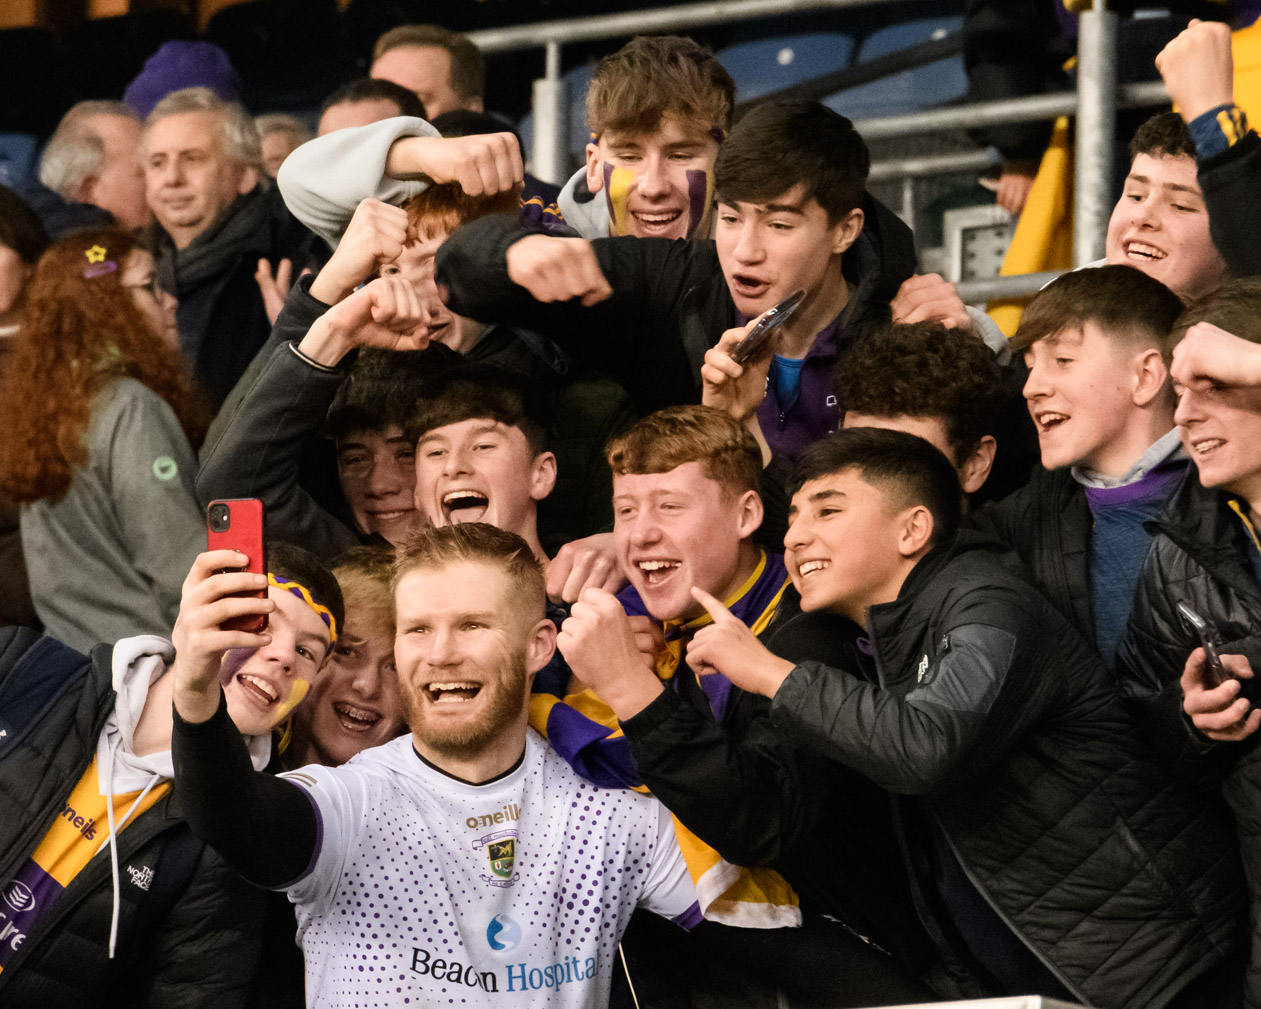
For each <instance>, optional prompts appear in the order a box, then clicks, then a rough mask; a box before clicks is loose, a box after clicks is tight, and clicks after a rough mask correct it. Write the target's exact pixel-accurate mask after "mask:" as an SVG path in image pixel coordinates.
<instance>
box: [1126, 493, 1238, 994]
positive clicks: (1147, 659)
mask: <svg viewBox="0 0 1261 1009" xmlns="http://www.w3.org/2000/svg"><path fill="white" fill-rule="evenodd" d="M1228 500H1229V496H1228V495H1226V494H1225V493H1223V492H1221V491H1216V490H1209V489H1206V488H1204V487H1202V486H1200V481H1199V479H1198V478H1197V476H1196V474H1195V472H1194V470H1192V471H1191V472H1190V473H1188V475H1187V479H1186V480H1185V482H1184V483H1183V485H1182V487H1181V488H1180V489H1179V490H1178V492H1177V493H1176V494H1175V495H1174V497H1173V500H1171V501H1170V502H1169V505H1168V507H1167V508H1166V509H1165V511H1164V512H1163V513H1162V515H1161V516H1160V518H1159V519H1157V521H1156V522H1155V523H1154V525H1155V528H1156V530H1157V535H1156V537H1155V538H1154V539H1153V540H1152V545H1151V549H1150V550H1149V551H1148V554H1147V561H1146V563H1145V564H1144V566H1143V573H1142V575H1141V577H1140V578H1139V582H1138V590H1137V592H1136V593H1135V596H1134V610H1133V612H1132V614H1131V616H1130V625H1129V630H1128V632H1127V634H1126V636H1125V638H1124V639H1123V640H1122V642H1121V647H1120V648H1119V649H1118V651H1117V674H1118V675H1119V676H1120V677H1121V685H1122V689H1123V690H1124V691H1125V692H1126V693H1127V695H1129V696H1130V698H1131V699H1132V700H1133V701H1134V703H1135V704H1136V705H1137V706H1138V707H1139V709H1140V710H1141V711H1143V712H1144V714H1145V717H1146V719H1147V721H1148V723H1149V725H1150V726H1151V729H1152V731H1153V733H1155V734H1157V736H1158V743H1159V745H1160V746H1161V748H1162V750H1163V751H1164V755H1165V756H1166V757H1167V759H1170V760H1171V761H1172V762H1174V763H1175V765H1176V766H1177V767H1178V768H1179V769H1180V770H1181V771H1182V772H1183V773H1185V774H1188V775H1193V776H1194V777H1195V778H1196V779H1197V780H1199V781H1200V782H1202V783H1205V784H1207V785H1208V786H1209V787H1210V789H1211V788H1212V787H1213V786H1216V785H1217V783H1219V782H1220V783H1221V792H1222V795H1223V796H1224V798H1225V800H1226V803H1227V804H1228V805H1229V807H1230V809H1231V812H1232V813H1233V814H1234V817H1235V830H1236V833H1237V835H1238V837H1239V844H1240V848H1241V851H1242V855H1243V864H1244V869H1245V871H1246V872H1247V873H1248V886H1249V892H1250V893H1251V895H1252V953H1251V956H1250V958H1249V968H1248V981H1247V988H1246V993H1245V995H1246V1000H1247V1004H1248V1005H1249V1006H1253V1007H1256V1006H1261V750H1258V743H1257V737H1256V736H1253V737H1252V738H1251V739H1250V740H1248V741H1247V742H1245V743H1234V744H1218V745H1214V744H1212V743H1209V742H1208V741H1207V740H1205V739H1204V738H1203V737H1201V736H1199V735H1198V734H1196V733H1195V732H1194V731H1193V730H1192V729H1191V727H1190V724H1189V722H1188V721H1187V720H1186V719H1185V718H1184V717H1183V715H1182V688H1181V685H1180V682H1179V681H1180V679H1181V676H1182V669H1183V666H1184V665H1185V664H1186V660H1187V656H1188V655H1190V654H1191V652H1192V651H1194V650H1195V649H1196V648H1197V647H1198V646H1199V639H1198V638H1197V637H1196V635H1195V633H1194V632H1192V631H1191V630H1190V629H1189V628H1188V627H1187V626H1186V625H1185V624H1184V623H1183V622H1182V619H1181V618H1180V617H1179V616H1178V612H1177V605H1178V603H1179V602H1185V603H1186V604H1187V605H1189V606H1190V607H1191V608H1192V609H1193V610H1195V612H1196V613H1198V614H1199V615H1200V616H1202V617H1204V618H1205V619H1207V620H1209V621H1211V622H1212V623H1213V624H1214V625H1215V626H1216V628H1217V632H1218V633H1219V634H1220V635H1221V638H1222V643H1223V647H1222V652H1223V653H1226V654H1232V655H1236V654H1237V655H1246V656H1247V657H1248V661H1249V662H1251V663H1252V668H1253V669H1261V587H1258V585H1257V580H1256V578H1255V577H1254V575H1253V573H1252V571H1251V570H1250V569H1249V567H1248V565H1247V560H1246V558H1247V556H1248V551H1249V550H1252V549H1254V547H1253V546H1252V544H1251V543H1249V542H1248V534H1247V530H1246V529H1245V528H1244V525H1243V522H1242V521H1240V519H1239V517H1238V516H1237V515H1235V514H1234V512H1232V511H1231V510H1230V508H1229V506H1228V505H1227V501H1228ZM1252 682H1253V683H1254V684H1255V681H1252ZM1247 689H1248V688H1247V687H1246V688H1245V690H1247ZM1254 689H1255V688H1254ZM1254 703H1255V701H1254Z"/></svg>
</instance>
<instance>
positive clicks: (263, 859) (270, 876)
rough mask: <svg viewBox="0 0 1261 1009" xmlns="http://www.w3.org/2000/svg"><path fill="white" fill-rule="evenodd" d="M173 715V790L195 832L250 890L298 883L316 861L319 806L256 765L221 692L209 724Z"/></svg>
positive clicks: (296, 788) (288, 784)
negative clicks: (240, 877) (258, 769)
mask: <svg viewBox="0 0 1261 1009" xmlns="http://www.w3.org/2000/svg"><path fill="white" fill-rule="evenodd" d="M173 713H174V716H175V727H174V729H173V731H172V734H171V756H172V758H173V759H174V762H175V788H176V790H177V794H178V795H179V798H180V802H181V804H182V806H183V809H184V813H185V816H186V817H187V818H188V823H189V826H190V827H192V829H193V833H194V834H196V835H197V836H198V837H200V838H201V839H202V840H203V841H205V842H206V843H207V844H209V845H210V846H211V847H212V848H214V849H215V851H217V852H219V854H220V855H222V856H223V859H224V861H225V862H227V863H228V865H230V866H231V867H232V868H233V869H235V870H236V871H237V872H239V873H240V874H241V875H242V876H244V877H245V878H246V879H247V880H249V881H250V882H251V883H255V884H257V885H259V886H268V887H280V886H284V885H285V884H286V883H291V882H293V881H294V880H296V879H298V878H299V877H300V876H301V875H302V874H303V872H305V871H306V869H307V867H308V866H309V865H310V863H311V859H312V858H313V857H314V855H315V845H316V838H317V826H318V821H317V819H316V813H315V806H314V805H312V803H311V800H310V799H309V798H308V797H307V795H306V793H305V792H303V791H302V789H301V788H299V787H298V786H297V785H294V784H292V783H291V782H288V781H285V780H284V779H283V778H276V777H273V776H272V775H270V774H265V773H263V772H262V771H255V770H254V768H253V766H252V765H251V764H250V756H249V751H248V750H247V749H246V746H245V741H244V740H243V739H242V738H241V734H240V732H238V731H237V728H236V726H235V725H233V724H232V720H231V719H230V718H229V717H228V709H227V705H226V703H225V702H224V699H223V693H222V691H220V694H219V709H218V711H216V712H215V714H214V716H213V717H212V718H210V719H208V720H207V721H205V722H186V721H184V719H182V718H181V717H180V715H179V712H178V711H176V712H173Z"/></svg>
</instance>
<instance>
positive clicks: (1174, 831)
mask: <svg viewBox="0 0 1261 1009" xmlns="http://www.w3.org/2000/svg"><path fill="white" fill-rule="evenodd" d="M795 483H796V485H797V489H796V491H795V493H794V495H793V514H792V525H791V527H790V529H789V533H788V536H787V537H786V539H785V547H786V551H787V552H786V563H787V565H788V570H789V573H790V574H791V576H792V579H793V583H794V585H795V586H796V587H797V588H798V590H799V592H800V594H801V599H802V608H803V609H804V610H807V611H811V612H815V613H831V614H834V615H835V616H837V617H839V618H844V619H845V620H848V621H850V622H852V623H854V624H857V625H858V626H860V627H863V628H864V629H865V631H866V634H867V636H868V638H869V640H870V650H871V653H872V655H873V657H874V666H875V668H874V670H873V672H872V675H871V676H870V677H868V676H865V675H863V673H862V671H861V666H860V665H859V664H857V663H855V662H853V661H852V660H851V659H847V658H845V657H843V656H842V655H841V653H840V652H839V651H838V653H837V654H838V658H837V659H836V660H834V664H825V663H822V662H814V661H800V662H798V661H794V660H792V659H784V658H781V657H778V656H776V655H775V654H773V652H772V651H771V650H768V649H767V648H766V646H765V645H763V644H762V643H761V642H759V641H758V640H757V639H756V638H755V637H754V636H753V635H752V634H751V633H750V632H749V630H748V628H746V627H745V626H744V625H743V623H742V622H741V621H740V620H738V619H736V618H734V617H733V616H732V615H730V614H729V613H727V612H726V611H725V609H724V607H723V606H722V605H721V603H720V602H719V601H718V600H717V599H714V598H713V597H712V596H709V595H707V594H706V593H704V592H699V591H698V592H696V593H695V596H696V598H697V601H698V602H701V603H703V604H704V606H705V608H706V609H707V611H708V612H709V614H710V615H711V616H712V618H713V622H712V623H711V624H710V625H709V626H706V627H702V628H701V629H700V630H698V631H697V632H696V634H695V635H694V636H693V637H692V640H691V643H690V644H689V646H688V655H687V658H688V662H689V664H690V665H691V667H692V668H693V669H696V670H698V671H701V672H702V673H704V672H717V671H721V672H722V674H723V675H724V676H725V677H726V678H727V679H729V680H730V681H731V682H733V683H734V684H736V685H738V686H740V687H741V688H742V689H744V690H746V691H749V692H751V693H756V694H762V695H763V696H766V697H768V698H770V699H771V704H770V722H771V726H772V728H773V729H774V730H775V734H776V735H778V736H781V737H783V738H787V739H790V740H792V741H793V743H794V744H795V745H798V746H802V747H805V748H807V749H809V750H811V751H814V752H816V753H818V754H820V755H822V756H824V757H827V758H830V759H831V760H833V761H835V762H836V763H837V764H839V765H841V766H843V767H844V768H848V769H849V770H850V771H855V772H857V773H858V774H860V775H862V776H863V777H865V778H867V779H869V780H870V781H871V782H873V783H875V784H876V785H878V786H880V787H881V788H883V789H885V790H886V791H887V792H889V793H891V794H892V795H893V796H894V797H895V802H896V805H897V808H898V810H899V815H898V817H897V824H898V827H897V829H898V832H899V834H900V841H901V844H900V845H899V846H898V847H897V848H895V850H901V851H903V852H904V854H905V856H906V858H907V862H908V865H907V872H908V874H909V875H910V876H911V878H912V879H913V880H914V885H915V886H916V887H917V888H918V889H919V891H920V894H919V896H920V900H919V901H918V902H917V906H918V909H919V914H920V916H921V918H922V920H923V921H924V923H925V924H926V925H928V926H929V928H930V933H931V934H933V935H935V936H936V937H937V940H936V941H937V943H938V947H939V953H940V955H941V956H943V957H944V958H945V959H947V960H948V961H954V962H955V963H956V964H968V963H970V964H971V966H972V968H973V969H974V970H975V969H976V967H977V965H980V967H981V968H983V970H982V971H981V972H980V973H979V974H978V975H977V976H978V977H979V978H981V979H983V980H982V982H981V983H982V986H983V987H984V988H986V989H987V990H988V992H989V993H990V994H999V993H1006V994H1014V993H1017V992H1020V993H1025V994H1029V993H1036V994H1042V995H1049V996H1056V995H1058V996H1059V997H1065V995H1066V994H1067V995H1068V996H1069V997H1072V998H1074V999H1075V1000H1076V1001H1079V1002H1081V1003H1083V1004H1087V1005H1108V1006H1114V1007H1117V1009H1140V1007H1142V1009H1160V1007H1165V1006H1190V1005H1203V1006H1210V1005H1226V1004H1230V1003H1229V998H1230V992H1231V991H1232V988H1233V987H1234V986H1235V985H1237V982H1238V970H1237V967H1238V964H1235V965H1234V967H1235V968H1236V969H1235V970H1234V971H1233V972H1232V971H1230V970H1226V967H1227V965H1228V964H1229V963H1230V954H1231V953H1232V952H1235V951H1237V950H1238V948H1239V946H1240V944H1241V943H1240V939H1241V937H1240V936H1239V935H1238V927H1237V925H1238V919H1237V914H1238V911H1239V904H1240V902H1239V893H1238V889H1239V879H1238V872H1237V868H1236V867H1235V866H1234V864H1233V863H1232V861H1231V859H1230V856H1229V839H1228V838H1226V837H1225V836H1223V832H1222V830H1221V824H1220V823H1219V822H1218V821H1216V820H1215V819H1214V818H1213V817H1212V816H1211V814H1210V812H1209V811H1208V810H1207V809H1206V805H1205V802H1204V801H1203V800H1201V799H1197V798H1195V797H1194V796H1193V795H1191V794H1190V793H1189V792H1187V791H1183V790H1181V789H1179V788H1178V787H1177V786H1175V785H1174V783H1173V782H1172V780H1171V779H1170V778H1169V776H1168V774H1167V772H1166V771H1164V769H1163V768H1162V767H1161V766H1160V765H1159V763H1158V761H1157V760H1156V758H1155V755H1154V754H1153V753H1151V752H1150V751H1149V750H1148V749H1147V748H1146V747H1145V745H1144V744H1143V743H1142V741H1141V740H1140V739H1139V738H1138V735H1137V732H1136V729H1135V727H1134V726H1133V725H1132V723H1131V722H1130V719H1129V716H1128V715H1127V713H1126V709H1125V708H1124V706H1123V705H1122V703H1121V701H1120V699H1119V698H1118V697H1117V696H1116V694H1115V691H1114V689H1113V687H1112V685H1111V684H1110V683H1109V681H1108V678H1107V676H1106V675H1105V673H1104V671H1103V669H1102V667H1101V666H1100V664H1099V662H1098V660H1097V658H1096V657H1095V656H1094V655H1093V653H1092V652H1091V651H1090V649H1089V648H1088V647H1087V646H1086V645H1085V644H1084V642H1082V641H1081V640H1080V638H1079V637H1078V636H1077V635H1076V634H1075V633H1074V632H1073V631H1072V629H1071V627H1070V626H1069V625H1068V623H1067V621H1066V620H1065V619H1064V618H1063V617H1061V616H1060V615H1059V614H1057V613H1056V612H1055V611H1054V610H1053V609H1052V608H1051V607H1050V605H1048V604H1047V603H1046V601H1045V600H1044V599H1043V598H1042V597H1041V596H1040V595H1039V594H1038V593H1037V592H1036V591H1034V590H1033V589H1031V588H1030V587H1029V586H1028V584H1027V583H1026V582H1025V581H1024V580H1023V579H1022V578H1020V577H1019V576H1018V575H1017V574H1015V573H1014V572H1012V571H1010V570H1009V568H1008V567H1007V566H1006V564H1005V563H1004V562H1003V561H1002V560H1001V554H1000V553H999V552H998V550H997V549H996V547H995V546H994V545H992V544H990V543H988V542H986V541H984V540H982V539H980V538H979V537H975V536H974V535H972V534H970V533H967V532H966V531H965V532H957V524H958V520H959V501H960V494H959V486H958V480H957V477H956V475H955V472H954V468H953V467H952V466H951V465H950V463H949V461H948V460H947V459H946V458H945V457H944V456H942V455H941V453H939V452H938V451H937V450H936V449H934V448H933V447H932V446H930V445H929V444H928V443H927V442H925V441H923V440H922V439H919V438H916V437H915V436H913V435H909V434H906V433H904V432H900V431H890V430H878V429H853V430H845V431H838V432H836V433H835V434H833V435H831V436H829V438H827V439H826V440H825V441H823V442H820V443H818V444H816V445H814V446H812V447H811V448H810V449H809V450H808V452H807V454H806V455H805V456H804V457H803V459H802V461H801V464H800V466H799V468H798V470H797V475H796V481H795ZM651 686H652V684H651V681H650V678H649V677H648V676H646V675H644V674H643V673H638V674H637V675H636V676H635V677H634V678H633V679H630V678H623V679H622V680H621V681H619V682H618V683H610V684H608V685H607V690H608V693H607V698H608V700H609V703H610V704H611V705H612V706H613V708H614V710H615V711H616V712H617V714H618V716H619V718H620V719H621V724H622V727H623V729H624V731H625V732H626V735H627V736H628V738H630V740H631V746H632V750H633V752H634V755H635V759H636V764H637V766H638V767H640V768H641V770H642V771H643V773H644V778H645V781H646V782H647V783H648V784H649V786H650V787H652V788H653V790H654V792H656V793H657V794H660V795H663V796H665V797H667V798H666V801H667V802H673V803H674V805H675V811H676V813H677V814H678V815H680V816H681V818H682V819H683V820H684V822H688V823H694V824H696V827H695V828H694V829H697V830H698V832H699V833H700V834H701V836H702V837H703V838H704V839H705V840H707V841H709V842H710V843H712V844H714V845H715V846H716V847H717V848H718V850H720V851H723V852H726V851H728V850H730V847H738V846H740V845H741V844H742V843H743V840H742V838H741V836H740V831H741V828H742V827H743V816H744V815H750V814H751V811H753V810H757V811H758V812H759V815H761V816H763V817H766V818H771V817H782V819H781V823H782V824H784V826H785V827H787V828H790V829H791V830H794V831H797V832H804V835H800V836H804V837H813V838H814V839H815V840H816V842H818V841H821V840H822V839H823V837H824V836H826V838H827V840H828V842H829V845H830V843H831V841H832V835H831V834H827V835H821V833H820V832H818V830H817V828H816V827H815V826H814V825H813V824H812V822H811V819H810V818H809V817H800V816H796V817H784V816H783V812H784V811H785V810H792V809H793V808H794V806H795V805H797V804H799V803H800V801H801V800H802V798H803V797H805V796H807V795H808V794H809V792H811V791H814V790H816V789H817V787H818V781H817V780H816V779H810V780H807V781H804V782H802V781H794V780H793V779H792V778H791V777H784V776H782V775H774V774H772V773H770V771H771V770H772V768H771V767H768V766H767V765H770V764H771V762H772V759H773V758H772V757H771V756H768V754H767V753H766V752H765V751H763V752H758V751H754V750H751V749H748V748H741V747H731V748H730V750H729V751H728V753H729V760H730V761H731V763H732V766H733V771H732V772H731V776H732V778H733V779H734V778H735V777H736V772H737V770H740V769H742V770H743V773H742V774H740V776H739V779H738V780H739V781H740V784H741V786H742V789H743V790H742V791H735V790H734V789H730V788H726V789H723V788H721V787H719V789H718V790H719V794H717V795H704V794H697V793H696V792H695V790H693V792H692V793H691V795H690V803H689V804H688V805H686V806H685V805H681V804H680V802H682V801H683V800H686V799H688V798H689V796H688V792H687V790H686V789H685V788H684V787H682V786H681V785H680V781H681V780H682V779H681V776H680V775H681V769H682V768H684V767H686V766H687V765H688V763H689V762H690V761H691V760H692V759H693V753H694V741H693V740H690V739H688V738H686V737H683V738H680V737H678V736H677V735H675V734H671V733H669V732H664V731H662V728H661V726H662V725H663V723H665V722H668V721H669V720H670V719H671V718H672V717H673V716H672V715H671V713H670V711H669V708H670V703H669V701H668V700H667V699H663V698H664V695H663V694H662V693H661V692H660V691H659V690H650V689H648V688H649V687H651ZM750 767H754V768H756V767H763V768H765V770H764V771H763V773H762V774H761V775H760V776H759V775H758V774H756V773H754V771H753V770H751V769H750ZM759 782H760V785H759V784H758V783H759ZM672 783H673V788H671V787H670V786H671V784H672ZM719 786H720V782H719ZM755 786H756V787H755ZM724 804H727V805H730V807H731V809H730V810H729V811H728V813H727V814H726V815H725V816H715V815H713V812H714V809H715V808H718V807H721V806H722V805H724ZM707 812H708V814H709V815H705V814H706V813H707ZM800 836H799V837H798V838H792V837H787V838H784V839H782V842H781V843H784V844H791V843H792V841H793V840H794V839H800ZM1193 837H1194V838H1195V840H1192V838H1193ZM830 854H831V852H830V849H829V850H828V851H827V852H826V853H825V852H824V851H820V850H816V859H817V860H818V861H819V862H826V864H827V865H828V866H829V867H833V866H834V863H833V859H832V858H830V857H829V856H830ZM1201 859H1202V861H1199V860H1201ZM1197 861H1198V862H1199V864H1198V865H1195V864H1193V863H1195V862H1197ZM1172 895H1180V898H1179V899H1176V900H1175V899H1173V898H1172ZM1181 898H1185V899H1181ZM942 925H948V926H949V927H948V928H946V929H944V930H943V929H942V928H941V926H942ZM951 929H957V933H956V935H957V939H958V940H961V941H959V942H956V941H955V940H951V939H947V938H946V936H948V935H950V934H951ZM1214 968H1218V970H1217V971H1216V972H1215V971H1214ZM1210 989H1211V991H1210Z"/></svg>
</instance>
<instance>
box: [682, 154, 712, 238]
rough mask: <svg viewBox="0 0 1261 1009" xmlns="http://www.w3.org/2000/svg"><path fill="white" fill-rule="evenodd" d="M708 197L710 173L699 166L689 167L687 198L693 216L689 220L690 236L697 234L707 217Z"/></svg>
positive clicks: (688, 229)
mask: <svg viewBox="0 0 1261 1009" xmlns="http://www.w3.org/2000/svg"><path fill="white" fill-rule="evenodd" d="M708 198H709V173H708V172H704V171H701V170H700V169H699V168H689V169H688V170H687V200H688V210H689V211H690V213H691V215H692V216H691V218H690V219H689V220H688V222H687V237H688V238H691V237H692V236H693V235H695V234H696V229H697V228H699V227H700V225H701V221H703V220H704V219H705V211H706V210H707V209H708V207H707V206H706V202H707V201H708Z"/></svg>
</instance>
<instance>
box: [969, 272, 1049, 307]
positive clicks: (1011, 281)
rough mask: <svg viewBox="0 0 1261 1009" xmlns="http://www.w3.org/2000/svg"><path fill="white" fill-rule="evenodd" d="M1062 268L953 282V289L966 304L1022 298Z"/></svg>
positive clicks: (1044, 284) (1041, 285)
mask: <svg viewBox="0 0 1261 1009" xmlns="http://www.w3.org/2000/svg"><path fill="white" fill-rule="evenodd" d="M1062 272H1063V271H1062V270H1048V271H1047V272H1045V273H1020V274H1016V275H1015V276H1011V277H991V278H989V279H988V280H965V281H962V282H960V283H958V284H955V291H956V293H957V294H958V295H959V297H960V298H961V299H963V302H964V303H965V304H967V305H981V304H984V303H985V302H987V301H989V300H991V299H993V298H1023V297H1024V296H1025V295H1027V294H1037V293H1038V291H1040V290H1042V288H1044V287H1046V285H1047V284H1049V283H1050V282H1051V281H1053V280H1054V279H1055V278H1056V277H1058V276H1059V275H1060V274H1061V273H1062Z"/></svg>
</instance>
